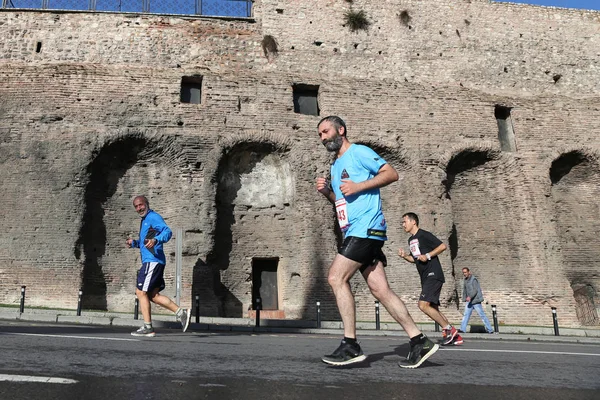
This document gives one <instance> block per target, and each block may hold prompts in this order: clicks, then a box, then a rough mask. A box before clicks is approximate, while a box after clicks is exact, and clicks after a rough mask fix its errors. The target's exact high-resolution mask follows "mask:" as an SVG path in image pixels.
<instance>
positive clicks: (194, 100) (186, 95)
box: [180, 75, 202, 104]
mask: <svg viewBox="0 0 600 400" xmlns="http://www.w3.org/2000/svg"><path fill="white" fill-rule="evenodd" d="M180 98H181V102H182V103H190V104H200V103H201V102H202V76H199V75H194V76H184V77H182V78H181V97H180Z"/></svg>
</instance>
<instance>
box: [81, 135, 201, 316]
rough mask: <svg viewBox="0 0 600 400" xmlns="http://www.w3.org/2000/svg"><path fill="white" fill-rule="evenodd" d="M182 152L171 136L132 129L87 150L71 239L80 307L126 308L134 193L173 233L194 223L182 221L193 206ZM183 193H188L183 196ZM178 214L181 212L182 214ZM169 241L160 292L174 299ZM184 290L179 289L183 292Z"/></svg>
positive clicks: (135, 221) (135, 263)
mask: <svg viewBox="0 0 600 400" xmlns="http://www.w3.org/2000/svg"><path fill="white" fill-rule="evenodd" d="M183 153H184V150H183V148H182V147H181V146H179V144H176V138H174V137H159V138H148V137H145V136H144V135H142V134H138V133H132V134H129V135H126V136H120V137H118V138H115V139H111V140H109V141H107V142H106V143H105V144H104V145H103V146H102V147H101V148H99V150H98V151H97V152H94V153H93V154H91V157H90V162H89V163H88V165H87V167H86V169H85V171H84V172H83V173H84V174H85V180H86V181H87V182H86V186H85V191H84V201H85V207H84V212H83V216H82V219H81V225H80V229H79V237H78V239H77V242H76V243H75V248H74V252H75V256H76V258H77V259H78V260H80V263H81V264H82V270H81V282H82V283H81V287H82V291H83V302H82V303H83V304H82V307H83V308H86V309H101V310H106V309H108V310H111V311H125V310H131V304H132V291H133V290H134V289H133V288H134V285H135V278H136V275H137V270H138V269H139V268H140V265H141V260H140V259H139V250H138V249H127V248H126V246H125V244H124V242H125V239H126V238H127V237H128V236H129V237H132V238H137V235H138V233H139V218H138V217H137V215H136V214H135V210H134V209H133V206H132V203H131V201H132V199H133V196H135V195H146V196H147V197H148V199H149V201H150V208H152V209H155V210H156V211H157V212H158V213H159V214H161V215H162V216H163V218H165V221H166V222H167V224H169V226H170V227H171V229H172V230H173V231H174V232H175V228H177V227H184V228H186V229H190V228H193V227H194V223H193V222H186V221H189V220H190V219H192V218H190V214H193V213H195V212H197V207H193V208H192V210H188V211H187V212H185V211H182V210H184V209H185V207H189V208H191V206H190V204H194V203H193V201H192V199H191V198H190V197H191V196H189V197H188V195H189V194H190V193H191V191H193V189H190V187H191V186H192V185H190V184H188V183H187V182H188V180H187V179H186V183H182V178H184V177H185V176H187V175H190V176H191V175H194V174H195V169H196V167H195V166H194V165H188V161H189V160H188V158H186V156H185V155H184V154H183ZM186 197H188V198H187V199H186ZM182 214H183V215H182ZM173 249H174V241H172V242H170V243H168V244H166V245H165V253H166V255H167V270H165V280H166V281H167V287H166V289H165V291H164V293H165V294H167V295H168V296H169V297H172V298H173V297H174V294H175V284H174V270H175V267H174V251H173ZM182 294H183V293H182Z"/></svg>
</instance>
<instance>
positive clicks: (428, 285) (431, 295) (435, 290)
mask: <svg viewBox="0 0 600 400" xmlns="http://www.w3.org/2000/svg"><path fill="white" fill-rule="evenodd" d="M443 285H444V282H442V281H438V280H437V279H431V278H430V279H425V280H424V281H423V282H422V289H421V296H419V301H427V302H429V303H431V304H435V305H438V306H439V305H440V293H441V292H442V286H443Z"/></svg>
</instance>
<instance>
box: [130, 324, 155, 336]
mask: <svg viewBox="0 0 600 400" xmlns="http://www.w3.org/2000/svg"><path fill="white" fill-rule="evenodd" d="M131 335H132V336H146V337H154V335H156V332H154V328H146V327H145V326H142V327H141V328H140V329H138V330H137V331H135V332H131Z"/></svg>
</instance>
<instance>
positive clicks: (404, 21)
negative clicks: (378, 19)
mask: <svg viewBox="0 0 600 400" xmlns="http://www.w3.org/2000/svg"><path fill="white" fill-rule="evenodd" d="M398 18H400V22H402V25H404V26H408V24H409V23H410V20H411V19H412V18H411V16H410V14H409V13H408V11H407V10H404V11H402V12H401V13H400V14H399V15H398Z"/></svg>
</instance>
